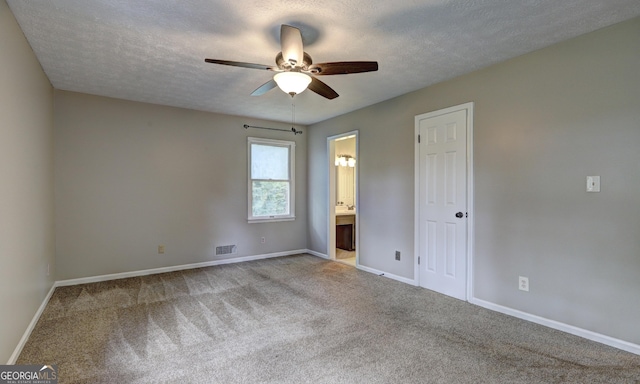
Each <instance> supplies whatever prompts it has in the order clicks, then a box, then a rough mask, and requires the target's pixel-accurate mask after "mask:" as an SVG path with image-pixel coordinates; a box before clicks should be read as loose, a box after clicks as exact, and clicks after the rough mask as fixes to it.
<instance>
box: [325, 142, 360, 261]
mask: <svg viewBox="0 0 640 384" xmlns="http://www.w3.org/2000/svg"><path fill="white" fill-rule="evenodd" d="M349 136H355V140H356V155H355V157H356V166H355V180H354V183H355V186H356V193H355V196H354V201H355V206H356V209H355V213H356V228H355V235H354V236H355V237H356V267H359V266H360V251H359V250H360V214H359V210H360V186H359V183H358V180H359V179H360V172H359V165H358V164H359V163H360V154H359V149H360V140H359V138H358V130H355V131H350V132H345V133H341V134H339V135H334V136H329V137H327V155H328V156H327V160H328V161H327V169H328V172H327V175H328V180H327V181H328V182H327V185H328V188H329V191H328V196H329V199H328V204H327V205H328V206H327V256H328V257H329V259H330V260H336V215H335V210H336V165H335V158H336V141H337V140H340V139H343V138H346V137H349Z"/></svg>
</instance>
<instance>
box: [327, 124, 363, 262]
mask: <svg viewBox="0 0 640 384" xmlns="http://www.w3.org/2000/svg"><path fill="white" fill-rule="evenodd" d="M327 152H328V153H329V163H328V167H329V172H328V174H329V206H328V215H327V217H328V218H329V220H328V242H327V245H328V248H329V249H328V250H327V255H329V258H330V259H332V260H335V261H338V262H341V263H345V264H349V265H352V266H354V267H355V266H358V265H359V263H358V243H359V237H360V236H359V225H358V131H352V132H347V133H344V134H341V135H336V136H331V137H329V138H328V139H327Z"/></svg>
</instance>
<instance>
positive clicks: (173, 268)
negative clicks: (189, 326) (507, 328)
mask: <svg viewBox="0 0 640 384" xmlns="http://www.w3.org/2000/svg"><path fill="white" fill-rule="evenodd" d="M300 253H307V250H306V249H298V250H293V251H285V252H275V253H267V254H262V255H254V256H242V257H234V258H231V259H223V260H211V261H205V262H202V263H193V264H182V265H174V266H171V267H163V268H152V269H143V270H140V271H131V272H122V273H113V274H109V275H99V276H90V277H81V278H79V279H69V280H60V281H56V283H55V286H56V287H64V286H68V285H78V284H87V283H97V282H100V281H108V280H116V279H125V278H128V277H137V276H146V275H154V274H156V273H166V272H175V271H182V270H185V269H194V268H203V267H211V266H214V265H223V264H233V263H242V262H244V261H252V260H261V259H270V258H272V257H281V256H291V255H298V254H300Z"/></svg>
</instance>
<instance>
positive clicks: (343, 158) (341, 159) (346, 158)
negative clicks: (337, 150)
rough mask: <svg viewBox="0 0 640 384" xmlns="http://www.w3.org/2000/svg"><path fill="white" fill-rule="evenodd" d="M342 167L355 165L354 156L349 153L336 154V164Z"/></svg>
mask: <svg viewBox="0 0 640 384" xmlns="http://www.w3.org/2000/svg"><path fill="white" fill-rule="evenodd" d="M338 165H339V166H342V167H347V166H348V167H351V168H353V167H355V166H356V158H355V157H353V156H350V155H340V156H336V166H338Z"/></svg>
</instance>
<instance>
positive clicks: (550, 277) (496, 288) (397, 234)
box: [308, 18, 640, 344]
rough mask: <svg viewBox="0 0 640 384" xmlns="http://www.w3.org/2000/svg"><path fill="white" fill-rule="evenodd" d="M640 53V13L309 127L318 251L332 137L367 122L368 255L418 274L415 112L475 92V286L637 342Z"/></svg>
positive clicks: (480, 293) (363, 190)
mask: <svg viewBox="0 0 640 384" xmlns="http://www.w3.org/2000/svg"><path fill="white" fill-rule="evenodd" d="M638 63H640V19H638V18H636V19H634V20H631V21H628V22H625V23H622V24H619V25H615V26H612V27H609V28H606V29H603V30H600V31H596V32H594V33H591V34H588V35H584V36H581V37H578V38H576V39H573V40H570V41H567V42H564V43H561V44H557V45H555V46H552V47H549V48H546V49H543V50H540V51H537V52H534V53H531V54H527V55H524V56H521V57H519V58H516V59H513V60H510V61H507V62H505V63H502V64H498V65H494V66H492V67H489V68H486V69H484V70H480V71H477V72H474V73H471V74H469V75H466V76H462V77H459V78H456V79H453V80H451V81H447V82H444V83H441V84H438V85H435V86H432V87H429V88H426V89H422V90H419V91H416V92H413V93H410V94H407V95H403V96H400V97H398V98H395V99H392V100H389V101H386V102H383V103H380V104H378V105H374V106H371V107H369V108H365V109H362V110H359V111H356V112H353V113H350V114H347V115H344V116H340V117H337V118H334V119H331V120H328V121H325V122H322V123H318V124H315V125H312V126H311V127H310V128H309V132H310V136H309V174H310V180H309V193H310V194H309V201H310V205H309V223H310V224H309V239H308V242H309V248H310V249H312V250H314V251H317V252H321V253H326V251H327V250H326V242H327V234H326V228H327V224H326V220H327V217H326V212H327V209H326V204H327V193H326V188H324V187H323V186H324V185H326V181H327V169H326V164H327V159H326V156H327V155H326V138H327V136H330V135H334V134H338V133H342V132H347V131H351V130H355V129H358V130H360V136H359V138H360V154H359V158H358V163H359V170H360V203H359V204H360V207H359V212H360V263H361V264H362V265H364V266H365V267H369V268H374V269H377V270H380V271H384V272H386V273H392V274H395V275H397V276H400V277H404V278H407V279H413V274H414V258H415V255H414V252H413V234H414V141H413V140H414V116H415V115H418V114H422V113H425V112H430V111H434V110H438V109H441V108H445V107H449V106H453V105H458V104H462V103H465V102H470V101H473V102H475V121H474V159H473V160H474V166H475V175H474V176H475V182H474V189H475V212H474V213H472V220H474V222H475V235H476V236H475V244H473V247H474V253H475V260H474V262H475V264H474V270H473V277H474V287H473V288H474V291H475V296H476V297H477V298H479V299H482V300H486V301H488V302H490V303H495V304H498V305H502V306H505V307H508V308H513V309H517V310H520V311H523V312H526V313H530V314H534V315H538V316H542V317H544V318H548V319H552V320H556V321H559V322H562V323H565V324H569V325H573V326H576V327H579V328H582V329H586V330H591V331H594V332H597V333H600V334H604V335H608V336H612V337H615V338H619V339H622V340H626V341H629V342H632V343H635V344H640V327H638V326H637V325H638V322H637V319H639V318H640V305H638V304H639V303H640V302H639V301H638V292H640V279H639V278H638V271H640V256H639V255H640V240H639V239H640V237H639V236H638V228H640V71H639V69H638V68H639V66H638ZM587 175H600V176H601V177H602V192H600V193H586V192H585V178H586V176H587ZM396 249H397V250H401V251H403V260H402V261H395V260H394V250H396ZM519 275H522V276H528V277H529V280H530V288H531V290H530V292H529V293H523V292H521V291H518V289H517V279H518V276H519Z"/></svg>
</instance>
